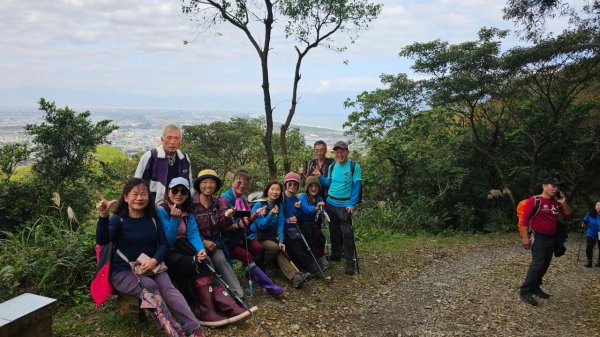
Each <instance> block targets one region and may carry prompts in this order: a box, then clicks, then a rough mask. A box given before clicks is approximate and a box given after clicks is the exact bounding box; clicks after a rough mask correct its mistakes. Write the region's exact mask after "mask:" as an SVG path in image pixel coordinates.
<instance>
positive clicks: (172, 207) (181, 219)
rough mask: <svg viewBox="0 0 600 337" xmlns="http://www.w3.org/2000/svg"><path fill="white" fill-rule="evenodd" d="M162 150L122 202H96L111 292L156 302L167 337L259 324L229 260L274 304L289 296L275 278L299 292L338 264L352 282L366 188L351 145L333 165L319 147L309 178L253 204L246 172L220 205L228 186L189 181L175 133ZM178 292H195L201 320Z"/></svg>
mask: <svg viewBox="0 0 600 337" xmlns="http://www.w3.org/2000/svg"><path fill="white" fill-rule="evenodd" d="M161 142H162V145H161V146H159V147H157V148H155V149H152V150H150V151H147V152H146V153H145V154H144V155H143V156H142V157H141V158H140V162H139V164H138V167H137V169H136V171H135V174H134V178H133V179H131V180H129V181H127V182H126V183H125V186H124V188H123V192H122V194H121V196H120V198H119V199H118V200H111V201H108V200H106V199H105V198H104V197H103V196H102V195H101V194H98V196H99V199H100V201H99V202H98V203H97V206H96V208H97V210H98V213H99V218H98V222H97V227H96V243H97V244H98V245H99V246H105V245H108V244H109V243H110V244H112V245H113V246H114V247H115V248H117V250H116V254H114V255H113V256H112V257H111V260H110V261H111V267H110V276H109V280H110V283H111V285H112V286H113V287H114V288H115V289H116V290H117V291H118V292H119V293H122V294H128V295H134V296H136V297H139V298H140V299H142V302H144V300H146V297H148V296H150V297H151V298H152V299H154V300H155V301H153V302H152V301H150V302H152V303H153V304H151V305H149V306H148V307H147V308H149V309H150V310H151V311H153V312H154V314H155V316H157V317H158V318H157V322H158V323H159V326H160V327H161V328H163V331H164V332H165V334H167V335H169V336H186V337H188V336H204V333H203V332H202V328H201V325H205V326H223V325H226V324H230V323H233V322H236V321H239V320H243V319H246V318H248V317H250V316H251V315H253V313H254V312H255V311H256V310H257V307H255V306H252V307H251V306H250V305H249V304H248V302H247V301H246V300H245V296H244V291H243V289H242V286H241V283H240V280H239V279H238V276H237V275H236V273H235V272H234V270H233V269H232V261H233V260H237V261H239V262H240V263H241V264H242V265H243V267H244V274H245V275H247V277H248V282H249V286H248V291H249V292H252V291H253V284H257V285H258V286H259V287H260V288H262V289H264V290H265V291H266V293H268V294H269V295H271V296H274V297H281V296H282V295H283V294H284V293H285V292H286V288H285V287H283V286H281V285H278V284H276V283H275V282H274V280H273V278H272V277H273V276H274V275H276V274H277V273H278V272H279V271H281V273H282V274H283V275H284V276H285V278H287V279H288V280H289V281H290V284H291V285H292V286H293V287H294V288H301V287H302V286H303V284H305V283H306V282H307V280H309V279H310V278H326V276H325V273H324V271H325V270H327V269H329V268H332V264H331V261H339V260H341V259H342V258H344V259H345V263H346V265H345V273H346V274H348V275H354V274H355V272H356V271H357V268H358V263H357V259H356V247H355V243H354V234H353V232H352V214H353V212H354V207H355V205H356V203H357V202H358V200H359V196H360V193H361V188H362V178H361V168H360V165H359V164H358V163H356V162H353V161H352V160H350V159H349V158H348V154H349V149H348V144H347V143H346V142H343V141H338V142H336V143H335V145H334V146H333V153H334V158H333V159H332V158H328V157H327V156H326V153H327V144H326V143H325V142H323V141H317V142H316V143H315V144H314V150H315V155H316V158H315V159H313V160H311V161H309V162H308V163H307V165H306V174H305V172H304V170H303V167H301V169H300V170H299V172H298V173H295V172H289V173H287V174H286V175H285V177H284V178H283V181H278V180H271V181H269V182H268V183H267V184H266V186H265V187H264V190H263V191H262V192H259V193H251V194H250V195H248V192H249V191H248V188H249V187H250V183H251V176H250V174H249V173H248V171H246V170H243V169H240V170H238V171H236V172H235V174H234V175H233V179H232V184H231V187H229V188H228V189H227V190H225V191H223V192H222V193H221V194H220V195H219V192H220V189H221V187H222V186H223V181H222V180H221V179H220V178H219V175H218V174H217V172H215V171H214V170H213V169H210V168H206V169H202V170H200V172H199V173H198V174H197V176H196V178H193V176H192V165H191V162H190V158H189V156H188V155H187V154H185V153H183V152H182V151H181V150H180V149H179V147H180V145H181V143H182V133H181V130H180V129H179V128H178V127H177V126H175V125H172V124H169V125H167V126H166V127H165V128H164V130H163V134H162V137H161ZM301 186H303V189H302V190H301ZM301 191H302V192H304V193H300V194H299V192H301ZM115 204H116V208H115V209H114V211H113V212H112V213H113V214H112V216H110V217H109V215H110V214H109V213H110V210H111V208H112V207H113V206H114V205H115ZM324 218H325V219H327V222H328V223H329V232H330V233H329V234H330V240H329V241H330V246H331V249H330V252H329V254H327V252H326V243H327V239H326V233H325V232H324V229H323V227H324V221H323V219H324ZM164 266H166V268H164ZM164 270H166V272H163V271H164ZM174 283H175V284H177V285H178V286H179V285H184V284H187V285H188V286H189V285H190V284H191V285H192V288H193V292H194V293H195V300H196V301H197V303H198V318H196V317H195V315H194V313H193V312H192V310H191V309H190V306H189V304H188V299H186V298H185V297H184V296H183V295H182V292H184V291H183V290H182V291H180V290H181V289H178V287H175V286H174ZM184 293H185V292H184ZM92 295H93V294H92ZM157 298H158V300H156V299H157ZM97 302H98V301H97ZM97 305H99V304H98V303H97ZM155 316H153V317H155ZM155 318H156V317H155Z"/></svg>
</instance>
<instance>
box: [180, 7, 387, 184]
mask: <svg viewBox="0 0 600 337" xmlns="http://www.w3.org/2000/svg"><path fill="white" fill-rule="evenodd" d="M182 2H183V5H182V8H183V12H184V13H186V14H189V15H195V18H197V19H198V20H199V21H201V22H202V23H204V24H206V25H207V26H208V27H212V26H214V25H216V24H217V23H220V22H227V23H229V24H231V25H232V26H234V27H235V28H237V29H239V30H240V32H241V33H242V34H243V35H245V36H246V37H247V39H248V41H249V42H250V43H251V45H252V46H253V47H254V49H255V50H256V52H257V54H258V57H259V59H260V65H261V74H262V90H263V100H264V108H265V120H266V129H265V133H264V136H263V138H262V143H263V146H264V149H265V153H266V157H267V164H268V167H269V175H270V176H271V177H272V178H274V177H276V176H277V166H276V163H275V156H274V151H273V141H272V138H273V106H272V102H271V89H270V79H269V53H270V51H271V49H272V46H271V38H272V35H273V29H274V23H275V22H276V21H277V20H278V21H281V22H286V25H285V26H284V33H285V36H286V37H288V38H292V39H293V40H294V41H295V44H294V50H295V51H296V56H297V57H296V64H295V68H294V80H293V85H292V93H291V102H290V108H289V110H288V115H287V118H286V121H285V122H284V123H283V125H282V126H281V132H280V135H279V147H280V151H281V154H282V157H283V164H284V171H286V172H287V171H289V170H290V168H291V163H290V159H289V158H288V149H287V144H286V135H287V131H288V129H289V127H290V123H291V122H292V119H293V117H294V114H295V112H296V106H297V103H298V83H299V82H300V79H301V73H300V69H301V66H302V61H303V60H304V58H305V57H306V55H307V54H308V53H309V51H310V50H312V49H314V48H316V47H318V46H320V45H321V46H324V47H327V48H332V49H336V50H338V51H342V50H343V49H344V48H342V47H336V46H335V45H334V41H333V35H334V34H335V33H336V32H343V33H347V34H348V36H349V37H350V40H351V41H354V40H355V39H356V38H357V37H358V35H357V33H358V32H359V31H361V30H364V29H366V28H367V27H368V24H369V23H370V22H371V21H372V20H374V19H375V18H376V17H377V16H378V15H379V13H380V12H381V5H380V4H373V3H369V2H368V0H277V1H272V0H263V1H245V0H240V1H229V0H221V1H217V0H182ZM254 25H257V26H258V28H257V29H256V31H254V30H253V28H254Z"/></svg>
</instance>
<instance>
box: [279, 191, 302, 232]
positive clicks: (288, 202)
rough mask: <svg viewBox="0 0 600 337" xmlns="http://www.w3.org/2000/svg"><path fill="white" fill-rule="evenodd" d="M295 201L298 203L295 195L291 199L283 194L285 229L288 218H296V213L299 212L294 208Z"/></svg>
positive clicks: (287, 224)
mask: <svg viewBox="0 0 600 337" xmlns="http://www.w3.org/2000/svg"><path fill="white" fill-rule="evenodd" d="M296 201H299V199H298V196H296V195H292V196H291V197H288V196H287V195H285V194H284V195H283V218H284V223H285V227H286V228H287V227H288V226H289V225H290V223H289V218H291V217H292V216H296V218H297V217H298V212H299V211H300V210H299V209H298V208H296V206H295V203H296Z"/></svg>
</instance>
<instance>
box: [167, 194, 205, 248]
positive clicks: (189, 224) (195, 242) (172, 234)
mask: <svg viewBox="0 0 600 337" xmlns="http://www.w3.org/2000/svg"><path fill="white" fill-rule="evenodd" d="M164 207H169V206H167V205H163V206H161V207H158V208H157V211H158V217H159V218H160V222H162V224H163V228H164V231H165V237H166V238H167V242H168V243H169V246H170V247H173V246H174V245H175V240H176V239H177V228H178V227H179V223H180V222H181V220H180V219H177V218H172V217H171V214H170V212H171V211H170V210H169V211H167V210H166V209H165V208H164ZM183 219H184V222H185V225H186V231H185V232H186V237H187V239H188V241H189V242H190V243H191V244H192V246H194V248H195V249H196V252H199V251H201V250H202V249H204V244H203V243H202V238H201V237H200V232H198V224H197V223H196V217H194V216H193V214H192V216H189V214H188V215H186V216H185V217H184V218H183Z"/></svg>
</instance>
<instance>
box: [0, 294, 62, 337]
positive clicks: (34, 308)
mask: <svg viewBox="0 0 600 337" xmlns="http://www.w3.org/2000/svg"><path fill="white" fill-rule="evenodd" d="M56 310H57V302H56V299H54V298H49V297H44V296H39V295H35V294H29V293H25V294H23V295H20V296H17V297H15V298H12V299H10V300H8V301H6V302H2V303H0V337H47V336H52V316H54V314H55V313H56Z"/></svg>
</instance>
